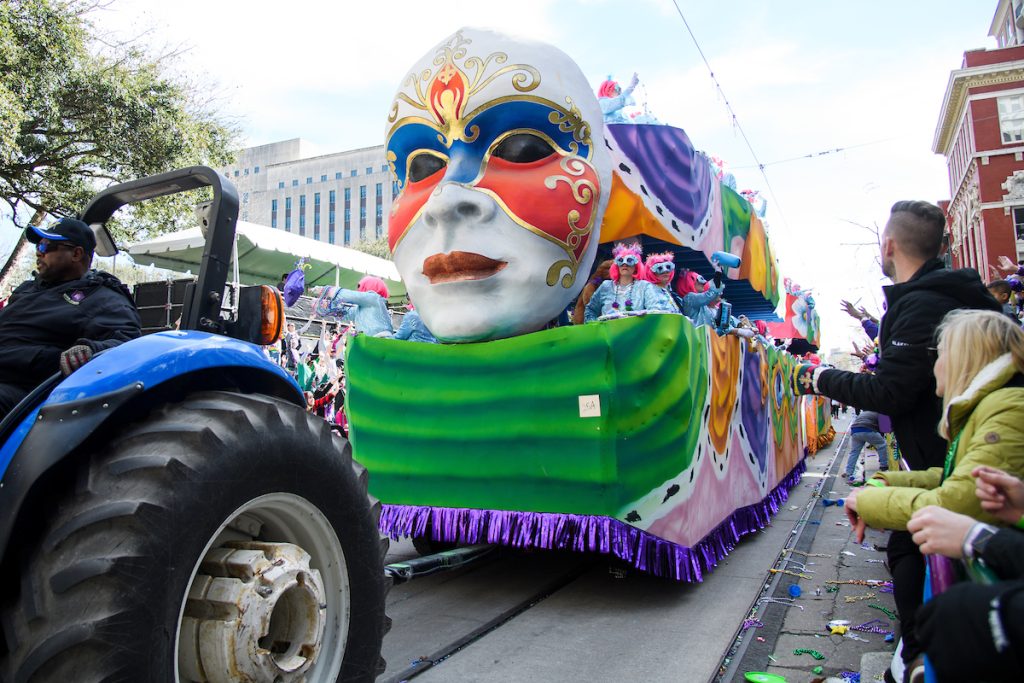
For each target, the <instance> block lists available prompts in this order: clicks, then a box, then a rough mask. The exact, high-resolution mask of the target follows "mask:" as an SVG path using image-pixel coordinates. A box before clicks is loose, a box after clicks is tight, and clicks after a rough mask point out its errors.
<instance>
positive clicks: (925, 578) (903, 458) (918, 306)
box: [795, 202, 1024, 683]
mask: <svg viewBox="0 0 1024 683" xmlns="http://www.w3.org/2000/svg"><path fill="white" fill-rule="evenodd" d="M944 228H945V216H944V214H943V213H942V210H941V209H939V208H938V207H936V206H934V205H931V204H928V203H926V202H898V203H897V204H895V205H894V206H893V209H892V213H891V216H890V218H889V221H888V223H887V224H886V226H885V229H884V230H883V232H882V235H881V245H880V246H881V265H882V271H883V273H884V274H885V275H886V276H888V277H889V278H890V279H891V280H892V281H893V283H894V284H892V285H890V286H888V287H885V288H884V294H885V306H886V309H885V312H884V315H882V316H880V318H877V317H875V316H872V315H871V314H870V313H868V312H867V311H866V310H865V309H863V308H857V307H855V306H854V305H853V304H850V303H848V302H843V305H844V307H845V309H846V311H847V312H848V313H849V314H850V315H852V316H854V317H856V318H858V319H860V320H861V323H862V326H863V328H864V331H865V332H866V333H867V334H868V336H869V338H870V339H871V340H872V342H871V343H870V344H868V345H867V346H863V345H860V346H858V345H856V344H855V347H857V350H858V355H860V356H861V357H862V359H863V360H864V367H863V369H862V372H859V373H857V372H845V371H840V370H836V369H832V368H826V367H822V366H818V367H814V366H809V365H808V366H804V367H801V368H800V370H799V371H798V373H797V376H796V378H795V388H796V389H797V391H799V392H801V393H816V394H821V395H824V396H828V397H830V398H831V399H833V400H836V401H839V402H841V403H843V404H847V405H850V406H852V407H855V408H857V409H859V410H861V411H863V412H861V413H860V415H859V416H858V418H857V419H856V420H854V423H853V424H852V425H851V438H850V442H851V446H850V452H849V455H848V460H847V467H846V472H847V475H848V479H847V483H848V484H849V485H850V486H851V492H850V494H849V495H848V496H847V497H846V499H845V501H844V503H845V510H846V513H847V516H848V518H849V521H850V524H851V526H852V527H853V528H854V530H855V534H856V535H857V539H858V541H860V540H862V539H863V534H864V530H865V528H866V527H869V526H870V527H874V528H878V529H888V530H890V531H891V533H890V534H889V539H888V541H887V547H886V553H887V566H888V568H889V571H890V573H891V574H892V579H893V593H894V599H895V602H896V606H897V610H898V613H899V620H900V631H901V636H902V638H901V641H900V646H899V648H898V650H897V655H896V656H894V658H893V662H892V666H891V667H890V669H889V670H888V671H887V672H886V675H885V679H886V681H890V682H897V681H903V682H904V683H905V682H906V681H912V682H913V683H918V682H919V681H924V680H925V677H926V675H929V673H928V672H930V675H931V677H932V678H931V680H938V681H940V682H947V681H979V680H984V681H1010V680H1019V676H1020V671H1021V664H1022V663H1024V661H1022V652H1024V640H1022V637H1024V593H1022V592H1021V588H1022V585H1024V583H1022V579H1024V577H1022V575H1021V572H1022V569H1024V566H1022V562H1021V558H1022V557H1024V552H1022V546H1024V537H1021V533H1022V532H1021V531H1019V530H1018V529H1015V528H1013V527H1018V528H1024V484H1022V483H1021V478H1022V477H1024V331H1022V329H1021V322H1020V305H1019V301H1018V302H1017V303H1016V305H1014V302H1013V301H1012V297H1013V296H1014V295H1015V292H1016V291H1017V289H1014V287H1013V286H1011V285H1010V284H1009V283H1008V282H1007V280H1003V279H1000V280H997V281H994V282H990V283H989V284H988V285H987V286H986V285H985V284H984V283H983V282H982V280H981V277H980V276H979V274H978V273H977V272H976V271H974V270H970V269H960V270H950V269H948V268H946V267H945V264H944V263H943V261H942V260H940V258H939V256H940V254H941V249H942V236H943V233H944ZM1004 260H1005V261H1008V260H1006V259H1002V260H1001V261H1004ZM1001 265H1002V266H1003V267H1004V269H1005V270H1006V272H1007V275H1008V276H1009V277H1011V278H1013V277H1014V275H1013V274H1010V273H1009V271H1010V270H1011V267H1013V264H1012V263H1010V262H1007V263H1001ZM1015 268H1016V269H1017V270H1018V272H1017V273H1016V274H1015V275H1016V276H1017V278H1018V280H1019V276H1020V275H1024V268H1021V266H1020V264H1018V265H1017V266H1016V267H1015ZM1004 285H1005V286H1004ZM883 423H884V426H883ZM882 432H887V433H889V434H890V438H891V440H892V447H893V452H894V453H895V454H898V456H899V461H900V462H899V464H900V465H901V467H899V468H894V467H888V465H889V462H890V458H889V451H890V447H889V444H887V443H886V441H885V440H883V438H882ZM865 443H867V444H871V445H872V446H873V447H874V448H875V449H876V450H878V451H879V456H880V457H879V463H880V465H879V470H878V471H876V472H874V473H873V474H872V475H871V476H870V477H869V478H867V479H866V481H865V480H864V479H863V478H855V477H854V476H853V474H854V471H855V467H856V465H857V458H858V455H859V454H860V451H861V449H862V448H863V447H864V444H865ZM883 454H884V456H883ZM951 576H952V577H956V578H958V579H960V580H959V581H954V582H951V581H950V580H949V577H951ZM951 583H952V585H950V584H951Z"/></svg>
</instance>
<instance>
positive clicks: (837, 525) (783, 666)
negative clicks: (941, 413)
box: [722, 412, 897, 683]
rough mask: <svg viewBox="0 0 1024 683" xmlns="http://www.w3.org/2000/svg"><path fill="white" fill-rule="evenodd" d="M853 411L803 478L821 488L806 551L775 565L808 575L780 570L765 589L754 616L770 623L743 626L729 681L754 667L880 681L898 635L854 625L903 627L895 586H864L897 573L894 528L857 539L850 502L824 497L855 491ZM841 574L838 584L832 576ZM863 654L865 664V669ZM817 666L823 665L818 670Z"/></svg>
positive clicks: (803, 545)
mask: <svg viewBox="0 0 1024 683" xmlns="http://www.w3.org/2000/svg"><path fill="white" fill-rule="evenodd" d="M852 417H853V415H852V412H851V413H850V414H848V415H847V416H845V417H843V418H840V419H839V420H837V421H836V423H835V427H836V431H837V434H836V438H835V441H834V442H833V445H832V446H831V447H830V448H828V449H825V451H823V452H822V453H819V454H818V455H817V456H816V457H814V458H809V459H808V468H807V474H806V475H805V476H804V482H805V484H806V485H810V482H812V481H814V480H817V481H818V482H819V483H820V488H819V489H818V490H816V491H815V492H814V493H812V497H811V500H810V501H809V503H808V506H807V508H806V509H807V512H808V513H809V514H808V516H807V518H806V521H805V522H804V523H803V524H798V525H797V528H796V530H795V531H796V533H795V534H794V536H795V537H796V538H797V541H796V544H795V546H794V548H795V549H797V550H798V551H800V552H787V553H783V555H782V557H783V558H791V559H792V561H791V562H789V563H787V564H782V563H781V562H780V563H779V564H778V565H777V566H779V567H784V568H786V569H788V570H790V571H793V572H797V573H802V574H804V575H805V576H807V577H810V578H801V577H798V576H792V575H790V574H776V575H775V576H777V577H779V578H778V581H777V583H776V585H775V586H774V589H772V590H770V591H766V593H765V597H770V598H771V600H769V601H766V602H763V603H762V606H761V607H760V608H758V609H757V610H756V612H755V613H754V614H752V615H751V616H752V617H753V618H755V619H758V620H759V621H760V622H762V623H764V626H763V627H761V626H758V625H756V623H755V625H753V626H752V627H751V628H749V629H748V630H747V631H745V632H744V639H743V642H742V643H741V645H740V649H739V650H738V651H737V653H736V656H738V657H739V659H738V660H736V662H735V663H733V662H730V665H731V666H730V667H729V669H728V675H727V676H723V677H722V679H723V680H739V681H742V680H743V679H744V674H745V673H746V672H748V671H766V672H768V673H772V674H776V675H780V676H783V677H784V678H785V680H786V681H788V682H789V683H808V682H810V681H822V680H829V681H840V680H844V677H843V676H842V675H843V674H844V673H846V674H847V675H846V677H845V680H858V679H857V678H854V677H852V676H851V675H850V674H860V675H861V678H860V679H859V680H860V681H861V683H869V682H871V681H874V680H882V678H881V674H882V672H883V671H884V669H885V666H886V665H887V664H888V662H889V660H890V659H891V657H892V652H893V651H894V650H895V646H896V643H895V640H893V642H886V639H885V636H884V635H883V634H880V633H875V632H870V631H858V630H852V629H851V628H850V627H856V626H862V625H864V624H870V626H874V627H876V629H877V630H888V631H893V630H896V629H897V624H896V622H895V619H894V618H893V615H894V614H895V609H896V608H895V605H894V603H893V597H892V593H891V592H886V591H889V590H890V589H889V588H887V587H875V586H869V585H863V583H864V582H867V583H871V582H878V581H888V580H890V579H891V577H890V575H889V573H888V570H887V569H886V567H885V565H884V560H885V551H884V547H885V544H886V543H887V540H888V536H889V533H888V532H886V531H878V530H873V529H868V531H867V535H866V538H865V539H864V543H863V544H858V543H857V541H856V539H855V538H854V534H853V531H852V529H851V527H850V524H849V522H848V521H847V519H846V513H845V509H844V508H843V507H841V506H839V505H826V504H825V503H826V502H832V501H836V500H839V499H841V498H843V497H844V496H845V495H846V494H847V493H849V491H850V490H851V488H850V486H848V485H847V484H846V482H845V479H844V477H843V476H842V475H843V471H844V469H845V463H846V456H847V454H848V452H849V439H848V436H847V434H846V430H847V428H848V426H849V422H850V419H851V418H852ZM840 448H841V452H840V453H839V454H838V455H836V451H837V449H840ZM865 451H867V449H865ZM866 461H867V462H866V469H867V476H870V475H871V474H872V473H874V471H875V470H877V469H878V460H877V457H875V455H874V452H873V451H870V455H868V456H867V458H866ZM799 563H803V564H802V565H801V564H799ZM836 581H838V582H840V583H830V582H836ZM793 585H798V586H799V590H800V593H799V597H797V598H795V599H791V600H789V601H787V600H786V599H787V598H790V592H789V591H790V586H793ZM776 600H778V601H780V602H776ZM785 602H791V605H788V604H783V603H785ZM748 623H754V622H748ZM830 623H831V624H833V625H837V624H838V625H845V626H846V627H847V628H848V629H850V630H847V631H846V633H845V634H840V633H835V634H833V633H832V629H830V627H829V624H830ZM836 630H837V631H841V630H842V629H836ZM744 646H745V648H744ZM808 651H813V653H812V652H808ZM814 653H817V654H818V655H820V656H821V657H822V658H821V659H817V658H816V657H815V655H814ZM865 655H871V656H868V657H867V658H865V657H864V656H865ZM862 660H864V664H865V665H866V668H865V669H863V670H862ZM818 666H820V667H821V670H820V672H816V671H815V667H818Z"/></svg>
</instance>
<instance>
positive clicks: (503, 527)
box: [380, 459, 807, 582]
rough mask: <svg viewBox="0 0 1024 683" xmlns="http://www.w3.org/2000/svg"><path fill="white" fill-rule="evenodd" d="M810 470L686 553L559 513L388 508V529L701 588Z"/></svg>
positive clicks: (608, 522) (616, 526)
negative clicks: (618, 562) (626, 566)
mask: <svg viewBox="0 0 1024 683" xmlns="http://www.w3.org/2000/svg"><path fill="white" fill-rule="evenodd" d="M806 470H807V464H806V462H805V461H804V460H803V459H801V460H800V462H798V463H797V465H796V467H794V468H793V469H792V471H790V473H789V474H787V475H786V476H785V477H784V478H783V479H782V481H781V482H779V485H778V486H776V487H775V488H774V489H772V491H771V492H770V493H769V494H768V495H767V496H765V498H764V499H763V500H761V501H760V502H759V503H754V504H753V505H747V506H746V507H742V508H739V509H737V510H735V511H734V512H733V513H732V514H731V515H729V517H727V518H726V519H725V520H724V521H723V522H722V523H721V524H719V525H718V526H717V527H715V528H714V529H712V530H711V532H710V533H708V535H707V536H705V537H704V538H702V539H701V540H700V542H699V543H697V545H695V546H693V547H689V548H688V547H686V546H681V545H677V544H675V543H672V542H671V541H666V540H664V539H662V538H659V537H657V536H654V535H652V534H649V533H647V532H645V531H642V530H640V529H637V528H635V527H633V526H630V525H629V524H627V523H625V522H620V521H619V520H617V519H613V518H611V517H601V516H596V515H573V514H565V513H558V512H516V511H511V510H475V509H467V508H443V507H432V506H417V505H384V506H383V509H382V511H381V516H380V530H381V533H383V534H384V535H386V536H389V537H391V538H393V539H397V538H399V537H402V536H413V537H420V536H426V535H428V534H429V536H430V537H431V538H432V539H433V540H435V541H452V542H459V543H463V544H474V543H492V544H498V545H506V546H512V547H515V548H544V549H546V550H572V551H576V552H598V553H602V554H605V555H614V556H615V557H618V558H620V559H622V560H624V561H626V562H628V563H630V564H631V565H632V566H633V567H634V568H636V569H637V570H638V571H642V572H646V573H649V574H654V575H655V576H661V577H665V578H670V579H674V580H676V581H691V582H699V581H703V579H704V572H707V571H711V569H712V568H714V567H715V566H716V565H717V564H718V561H719V560H721V559H723V558H724V557H725V556H726V555H728V554H729V552H730V551H731V550H732V549H733V548H735V547H736V543H737V542H738V541H739V540H740V537H742V536H745V535H746V534H749V533H753V532H755V531H757V530H759V529H763V528H764V527H765V526H767V525H768V523H769V519H770V517H771V515H773V514H775V513H776V512H778V511H779V508H780V507H781V505H782V504H783V503H785V502H786V500H788V498H789V491H790V489H792V488H793V487H794V486H796V485H797V484H798V483H799V482H800V478H801V476H802V475H803V473H804V472H805V471H806Z"/></svg>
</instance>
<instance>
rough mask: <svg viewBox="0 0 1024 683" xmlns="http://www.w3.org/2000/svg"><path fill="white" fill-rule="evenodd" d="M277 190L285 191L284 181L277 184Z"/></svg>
mask: <svg viewBox="0 0 1024 683" xmlns="http://www.w3.org/2000/svg"><path fill="white" fill-rule="evenodd" d="M277 189H279V190H283V189H284V181H283V180H282V181H280V182H279V183H278V184H277Z"/></svg>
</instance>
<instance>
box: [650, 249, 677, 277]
mask: <svg viewBox="0 0 1024 683" xmlns="http://www.w3.org/2000/svg"><path fill="white" fill-rule="evenodd" d="M675 258H676V257H675V254H673V253H672V252H671V251H666V252H662V253H660V254H651V255H650V256H648V257H647V260H646V261H645V262H644V271H646V272H645V273H644V275H645V276H646V279H647V280H649V281H651V282H657V280H658V276H657V275H655V274H654V273H653V272H652V271H651V266H653V265H655V264H656V263H673V262H674V261H675ZM675 276H676V273H675V271H672V277H670V278H669V279H668V281H669V282H672V279H673V278H675Z"/></svg>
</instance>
